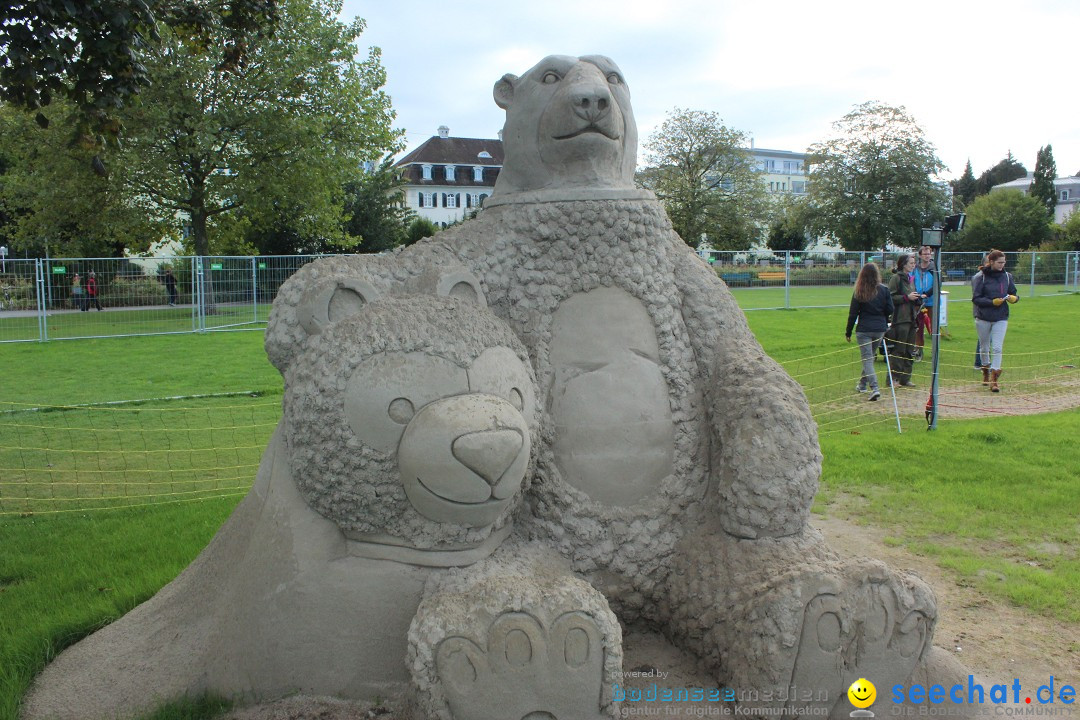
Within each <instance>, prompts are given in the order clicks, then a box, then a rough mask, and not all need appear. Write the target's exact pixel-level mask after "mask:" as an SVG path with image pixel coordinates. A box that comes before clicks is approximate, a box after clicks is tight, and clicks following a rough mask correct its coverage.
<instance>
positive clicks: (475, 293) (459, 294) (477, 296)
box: [435, 271, 487, 308]
mask: <svg viewBox="0 0 1080 720" xmlns="http://www.w3.org/2000/svg"><path fill="white" fill-rule="evenodd" d="M435 293H436V294H437V295H438V296H439V297H452V298H458V299H459V300H468V301H469V302H471V303H475V304H476V305H479V306H480V307H485V308H486V307H487V298H485V297H484V291H483V290H481V289H480V281H479V280H478V279H477V278H476V276H475V275H473V274H472V273H470V272H464V271H459V272H448V273H445V274H443V275H442V276H441V277H440V278H439V282H438V285H437V286H436V287H435Z"/></svg>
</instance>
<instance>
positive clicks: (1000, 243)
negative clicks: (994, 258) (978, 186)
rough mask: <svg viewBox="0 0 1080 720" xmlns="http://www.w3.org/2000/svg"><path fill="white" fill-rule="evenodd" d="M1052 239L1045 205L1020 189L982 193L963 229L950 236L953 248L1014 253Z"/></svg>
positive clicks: (968, 212)
mask: <svg viewBox="0 0 1080 720" xmlns="http://www.w3.org/2000/svg"><path fill="white" fill-rule="evenodd" d="M1049 239H1050V223H1049V222H1048V220H1047V217H1046V208H1045V207H1044V206H1043V204H1042V203H1041V202H1040V201H1039V200H1038V199H1036V198H1033V197H1031V196H1029V195H1025V194H1024V193H1022V192H1020V191H1019V190H998V191H996V192H992V193H990V194H989V195H982V196H980V197H978V198H976V199H975V202H973V203H972V204H971V206H970V207H969V208H967V221H966V223H965V225H964V229H963V230H961V231H960V232H959V233H956V234H955V235H952V236H950V237H949V248H948V249H949V250H950V251H956V252H961V251H979V252H987V251H989V250H990V249H991V248H996V249H998V250H1003V251H1005V252H1013V251H1016V250H1024V249H1026V248H1033V247H1038V246H1039V245H1041V244H1042V243H1044V242H1046V241H1047V240H1049Z"/></svg>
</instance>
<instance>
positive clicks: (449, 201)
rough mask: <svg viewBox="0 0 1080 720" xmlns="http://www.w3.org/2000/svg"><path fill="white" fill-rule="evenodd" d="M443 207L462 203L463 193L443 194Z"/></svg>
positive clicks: (451, 206)
mask: <svg viewBox="0 0 1080 720" xmlns="http://www.w3.org/2000/svg"><path fill="white" fill-rule="evenodd" d="M442 201H443V207H447V208H456V207H457V206H458V205H459V204H460V203H461V195H460V194H457V195H455V194H454V193H449V194H447V193H443V196H442Z"/></svg>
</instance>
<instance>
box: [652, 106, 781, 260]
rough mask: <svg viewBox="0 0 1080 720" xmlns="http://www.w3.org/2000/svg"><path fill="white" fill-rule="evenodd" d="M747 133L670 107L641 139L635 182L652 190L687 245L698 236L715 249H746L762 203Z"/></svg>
mask: <svg viewBox="0 0 1080 720" xmlns="http://www.w3.org/2000/svg"><path fill="white" fill-rule="evenodd" d="M745 144H746V135H745V134H744V133H742V132H740V131H738V130H733V129H731V128H728V127H726V126H725V125H724V124H723V122H722V121H721V119H720V118H719V116H718V115H717V114H716V113H714V112H706V111H703V110H681V109H679V108H676V109H674V110H673V111H671V112H670V113H668V117H667V119H666V120H665V121H664V123H663V125H661V126H660V128H659V129H657V130H656V132H654V133H653V134H652V135H651V136H649V140H648V142H647V143H646V145H645V147H646V150H647V155H646V161H647V163H648V165H647V167H646V168H645V169H644V170H643V171H642V172H641V173H640V174H639V175H638V183H639V184H640V185H641V186H643V187H645V188H647V189H649V190H652V191H653V192H655V193H656V195H657V197H659V198H660V200H662V201H663V203H664V206H665V207H666V208H667V212H668V215H669V216H670V217H671V223H672V225H673V226H674V228H675V231H676V232H677V233H679V235H680V236H681V237H682V239H683V240H684V241H685V242H686V243H687V244H688V245H690V246H691V247H697V245H698V243H699V242H700V241H701V238H702V236H703V235H706V236H707V237H708V240H709V243H710V244H711V245H712V246H713V247H714V248H716V249H724V248H735V249H741V248H745V247H748V246H749V245H751V244H752V242H753V241H754V240H756V239H757V237H758V235H759V234H760V231H759V225H760V224H761V223H762V222H763V221H764V219H765V215H766V210H767V204H766V200H765V188H764V186H763V184H762V182H761V179H760V177H759V175H758V171H757V170H756V168H755V167H754V159H753V156H751V155H750V153H749V152H748V151H746V150H744V149H743V146H744V145H745Z"/></svg>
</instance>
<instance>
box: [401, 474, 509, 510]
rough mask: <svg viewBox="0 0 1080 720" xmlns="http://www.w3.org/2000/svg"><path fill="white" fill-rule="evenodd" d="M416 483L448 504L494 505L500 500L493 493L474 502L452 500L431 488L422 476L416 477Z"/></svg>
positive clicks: (468, 505) (469, 505) (467, 505)
mask: <svg viewBox="0 0 1080 720" xmlns="http://www.w3.org/2000/svg"><path fill="white" fill-rule="evenodd" d="M416 483H417V484H418V485H419V486H420V487H422V488H424V489H425V490H427V491H428V492H429V493H431V495H432V496H433V497H436V498H438V499H439V500H441V501H443V502H444V503H449V504H450V505H463V506H466V507H480V506H483V505H495V504H498V503H501V502H502V500H500V499H499V498H497V497H495V496H494V495H488V496H487V497H486V498H484V499H483V500H479V501H476V502H469V501H468V500H454V499H452V498H448V497H445V496H443V495H440V494H439V493H437V492H435V491H434V490H432V489H431V488H430V487H428V486H427V485H426V484H425V483H424V479H423V478H420V477H418V478H416Z"/></svg>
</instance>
